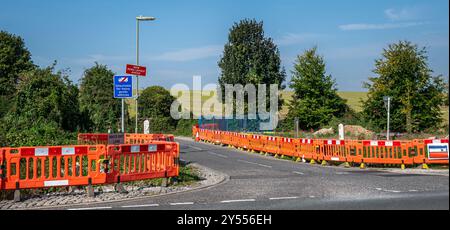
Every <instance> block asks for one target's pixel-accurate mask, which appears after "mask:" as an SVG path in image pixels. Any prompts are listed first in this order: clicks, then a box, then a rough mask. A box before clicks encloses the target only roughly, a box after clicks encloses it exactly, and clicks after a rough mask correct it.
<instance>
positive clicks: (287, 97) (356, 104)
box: [126, 90, 449, 124]
mask: <svg viewBox="0 0 450 230" xmlns="http://www.w3.org/2000/svg"><path fill="white" fill-rule="evenodd" d="M209 92H210V91H206V92H203V95H202V96H201V98H202V103H204V102H205V101H206V100H208V99H210V98H211V97H212V96H215V94H213V95H205V94H208V93H209ZM189 93H190V101H189V100H188V99H184V100H181V105H182V107H183V108H185V109H188V107H189V106H188V105H189V103H191V106H192V100H193V95H195V96H197V95H198V94H199V93H200V91H193V90H191V91H190V92H189ZM293 93H294V92H293V91H282V92H281V98H282V99H283V100H284V101H285V104H284V105H283V106H282V109H281V111H280V115H281V118H284V117H285V116H286V115H287V113H288V111H289V103H290V101H291V100H292V95H293ZM338 94H339V96H340V97H342V98H343V99H345V100H347V104H348V105H349V106H350V108H352V109H353V110H355V111H356V112H361V111H362V104H361V100H366V98H367V93H366V92H351V91H342V92H338ZM126 103H127V104H128V112H129V114H130V117H134V116H135V101H134V99H127V100H126ZM442 113H443V118H444V122H443V123H444V124H448V123H449V107H448V106H446V107H443V108H442Z"/></svg>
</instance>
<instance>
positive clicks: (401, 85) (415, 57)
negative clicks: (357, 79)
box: [363, 41, 445, 133]
mask: <svg viewBox="0 0 450 230" xmlns="http://www.w3.org/2000/svg"><path fill="white" fill-rule="evenodd" d="M373 72H374V73H375V74H377V75H378V77H372V78H369V81H370V82H367V83H366V84H365V87H366V88H368V90H369V93H368V99H367V100H366V101H364V102H363V104H364V106H363V107H364V111H363V116H364V118H365V119H366V120H367V121H368V122H369V124H371V126H372V127H373V128H375V129H378V130H381V129H385V128H386V123H387V121H386V116H387V115H386V113H387V111H386V108H385V105H384V102H383V97H384V96H391V97H392V101H391V129H392V130H395V131H398V132H403V131H407V132H408V133H411V132H417V131H424V130H426V129H434V128H437V127H438V126H439V125H440V124H441V122H442V114H441V108H440V106H442V105H443V104H444V100H445V96H444V95H445V84H444V79H443V77H442V76H436V77H433V76H431V74H432V70H431V69H430V68H429V67H428V57H427V52H426V49H425V48H422V49H420V48H418V46H417V45H414V44H412V43H411V42H409V41H400V42H398V43H396V44H391V45H389V46H388V48H387V49H385V50H384V51H383V55H382V58H380V59H378V60H376V61H375V70H374V71H373Z"/></svg>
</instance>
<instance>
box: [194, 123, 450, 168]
mask: <svg viewBox="0 0 450 230" xmlns="http://www.w3.org/2000/svg"><path fill="white" fill-rule="evenodd" d="M192 132H193V136H194V138H195V139H196V141H207V142H212V143H216V144H223V145H230V146H234V147H238V148H243V149H247V150H254V151H258V152H263V153H270V154H275V155H284V156H290V157H294V158H297V159H304V160H311V161H333V162H348V163H361V164H362V163H364V164H399V165H413V164H449V157H448V143H449V141H448V139H443V140H408V141H369V140H367V141H364V140H323V139H296V138H286V137H275V136H265V135H258V134H246V133H236V132H226V131H218V130H207V129H200V128H198V127H196V126H194V127H193V128H192Z"/></svg>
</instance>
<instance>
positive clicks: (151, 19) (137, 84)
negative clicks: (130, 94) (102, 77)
mask: <svg viewBox="0 0 450 230" xmlns="http://www.w3.org/2000/svg"><path fill="white" fill-rule="evenodd" d="M155 19H156V18H154V17H144V16H142V15H141V16H138V17H136V65H139V21H154V20H155ZM135 78H136V126H135V133H138V113H139V107H138V99H139V77H138V76H135Z"/></svg>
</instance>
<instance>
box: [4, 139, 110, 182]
mask: <svg viewBox="0 0 450 230" xmlns="http://www.w3.org/2000/svg"><path fill="white" fill-rule="evenodd" d="M1 151H2V154H1V155H2V165H4V166H5V167H4V169H3V172H2V177H1V178H0V185H1V189H2V190H3V189H19V188H20V189H32V188H45V187H60V186H76V185H88V184H102V183H104V182H105V179H106V175H105V174H104V173H102V171H101V164H100V160H101V159H103V158H104V157H105V154H106V149H105V146H104V145H93V146H87V145H81V146H52V147H21V148H2V149H1Z"/></svg>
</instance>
